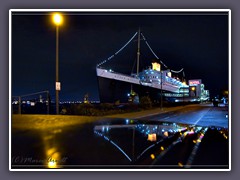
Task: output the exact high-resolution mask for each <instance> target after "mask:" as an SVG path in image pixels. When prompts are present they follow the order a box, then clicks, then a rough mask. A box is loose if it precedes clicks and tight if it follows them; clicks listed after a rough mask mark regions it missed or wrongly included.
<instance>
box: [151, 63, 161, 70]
mask: <svg viewBox="0 0 240 180" xmlns="http://www.w3.org/2000/svg"><path fill="white" fill-rule="evenodd" d="M152 70H156V71H161V65H160V64H159V63H157V62H154V63H152Z"/></svg>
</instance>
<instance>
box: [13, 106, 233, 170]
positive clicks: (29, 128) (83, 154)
mask: <svg viewBox="0 0 240 180" xmlns="http://www.w3.org/2000/svg"><path fill="white" fill-rule="evenodd" d="M205 110H206V109H205ZM212 111H213V113H210V112H211V111H210V110H207V113H205V114H204V116H200V117H201V119H198V123H197V124H194V123H193V124H186V123H183V122H178V123H177V122H166V121H160V120H159V119H156V118H157V117H159V116H154V117H153V116H152V119H151V117H148V118H146V117H145V118H143V119H127V118H126V119H123V118H121V119H120V118H112V119H110V118H101V119H98V118H96V119H94V120H90V119H86V120H84V118H83V117H81V118H83V119H81V122H80V123H79V122H78V123H77V121H76V119H77V118H78V117H77V116H75V117H72V119H71V118H70V117H69V118H68V120H69V121H68V122H66V119H61V118H62V117H60V116H59V119H60V120H59V121H58V120H57V118H53V119H52V121H47V120H46V119H44V116H43V117H41V116H39V117H38V116H34V117H35V118H37V119H38V123H36V122H35V121H34V123H33V122H31V121H30V120H29V119H31V116H22V117H23V119H24V117H25V118H26V121H24V120H23V119H22V120H21V121H22V125H18V123H20V120H18V121H17V122H13V124H14V126H13V128H12V139H11V148H12V150H11V152H12V162H11V163H12V169H39V168H40V169H45V168H64V169H112V168H114V169H122V168H127V169H129V168H144V169H146V168H157V169H176V168H220V169H222V168H228V167H229V164H228V156H229V152H228V129H227V128H226V127H224V126H222V127H218V126H216V127H213V126H211V127H210V126H204V124H205V125H206V123H205V120H206V119H207V118H208V116H210V115H217V116H216V117H221V118H222V115H223V114H222V112H224V111H222V109H221V110H220V111H219V109H213V110H212ZM204 112H205V111H204ZM218 112H221V113H218ZM209 113H210V114H209ZM224 113H225V112H224ZM162 116H164V114H162ZM168 116H169V114H167V115H166V114H165V117H168ZM48 117H49V116H48ZM45 118H46V117H45ZM65 118H66V116H65ZM79 118H80V117H79ZM154 118H155V119H154ZM221 118H220V120H221ZM73 119H74V120H73ZM162 119H163V118H162ZM225 121H226V117H225ZM61 122H62V123H61ZM194 122H196V120H194ZM199 122H204V123H202V124H203V125H201V126H200V123H199ZM224 123H225V122H224ZM33 124H34V125H33ZM36 124H39V125H38V126H37V128H36ZM210 124H212V123H210ZM33 126H34V127H33Z"/></svg>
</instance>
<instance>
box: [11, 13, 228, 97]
mask: <svg viewBox="0 0 240 180" xmlns="http://www.w3.org/2000/svg"><path fill="white" fill-rule="evenodd" d="M63 14H64V23H63V26H61V27H60V33H59V41H60V44H59V75H60V82H61V83H62V90H61V91H60V101H66V100H69V101H82V100H83V97H84V94H86V93H88V94H89V99H90V100H99V97H98V83H97V77H96V72H95V67H96V65H97V64H98V63H100V62H101V61H103V60H104V59H106V58H108V57H109V56H111V55H112V54H114V53H115V52H116V51H117V50H118V49H120V48H121V47H122V46H123V45H124V44H125V43H126V42H127V41H128V40H129V38H131V37H132V35H133V34H134V33H135V32H136V31H137V30H138V29H139V27H140V28H141V31H142V32H143V34H144V36H145V37H146V39H147V41H148V43H149V44H150V46H151V47H152V49H153V50H154V52H155V53H156V54H157V56H158V57H159V59H160V60H161V61H163V62H164V63H165V64H166V65H167V66H168V67H169V68H170V69H173V70H179V69H181V68H184V73H185V76H186V79H187V80H190V79H202V82H203V84H205V89H208V90H209V91H210V95H213V96H215V95H217V94H219V93H220V92H221V91H222V90H228V84H229V82H228V74H229V72H228V65H229V64H228V61H229V60H228V53H229V52H228V14H226V13H219V14H215V13H207V14H206V13H184V14H180V13H175V14H170V13H169V14H168V13H164V14H161V13H158V14H156V13H155V14H147V13H144V12H142V13H140V15H139V14H138V15H136V14H134V13H131V14H121V13H118V14H114V13H113V14H112V13H109V14H106V13H105V14H101V13H90V14H89V13H86V14H84V13H80V14H79V13H69V12H64V13H63ZM50 15H51V13H49V12H41V13H30V12H29V13H28V12H16V13H13V15H12V31H11V32H12V64H11V65H12V95H13V96H19V95H24V94H28V93H34V92H38V91H44V90H49V91H50V94H51V97H52V99H53V100H54V99H55V25H54V24H53V23H52V22H51V16H50ZM141 48H142V50H141V59H140V62H141V63H142V64H148V62H149V65H150V61H152V60H153V59H154V56H153V55H152V54H151V52H150V51H149V50H147V48H146V47H145V45H144V43H143V42H142V43H141ZM145 50H146V51H145ZM135 58H136V43H134V42H133V43H132V44H130V45H129V47H127V48H126V49H125V50H124V51H122V52H121V53H120V54H119V56H118V57H116V59H113V60H112V61H111V62H109V64H106V65H107V66H108V68H109V67H111V68H112V67H113V69H114V70H115V69H122V70H123V71H128V72H129V71H130V72H131V69H132V67H133V64H134V60H135ZM130 72H129V73H130Z"/></svg>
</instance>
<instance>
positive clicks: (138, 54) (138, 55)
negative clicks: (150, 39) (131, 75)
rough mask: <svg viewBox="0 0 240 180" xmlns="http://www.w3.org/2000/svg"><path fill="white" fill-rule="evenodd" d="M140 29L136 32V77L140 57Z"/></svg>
mask: <svg viewBox="0 0 240 180" xmlns="http://www.w3.org/2000/svg"><path fill="white" fill-rule="evenodd" d="M140 34H141V33H140V28H139V30H138V49H137V76H138V72H139V57H140Z"/></svg>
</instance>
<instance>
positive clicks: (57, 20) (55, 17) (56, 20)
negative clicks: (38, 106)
mask: <svg viewBox="0 0 240 180" xmlns="http://www.w3.org/2000/svg"><path fill="white" fill-rule="evenodd" d="M53 22H54V24H55V25H56V114H59V91H60V90H61V84H60V82H59V76H58V74H59V72H58V69H59V67H58V64H59V63H58V61H59V59H58V44H59V42H58V41H59V38H58V36H59V35H58V34H59V32H58V31H59V26H60V25H61V24H62V22H63V18H62V16H61V14H59V13H55V14H54V15H53Z"/></svg>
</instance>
